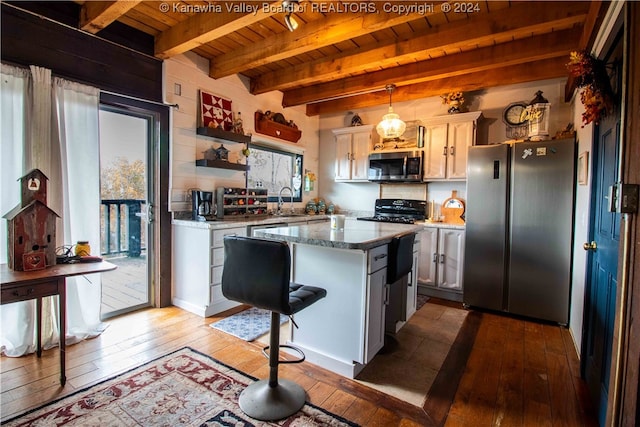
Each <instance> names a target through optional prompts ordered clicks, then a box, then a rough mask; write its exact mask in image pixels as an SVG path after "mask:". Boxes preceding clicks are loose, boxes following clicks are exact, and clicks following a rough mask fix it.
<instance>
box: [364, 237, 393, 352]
mask: <svg viewBox="0 0 640 427" xmlns="http://www.w3.org/2000/svg"><path fill="white" fill-rule="evenodd" d="M387 250H388V248H387V245H382V246H378V247H377V248H373V249H371V250H370V251H369V263H368V264H369V267H368V271H367V273H368V274H367V307H368V310H367V320H366V326H367V339H366V342H365V359H364V363H369V362H370V361H371V359H373V356H375V355H376V354H377V353H378V352H379V351H380V349H382V347H383V346H384V334H385V312H386V305H387V303H388V299H389V298H388V295H389V285H388V284H387Z"/></svg>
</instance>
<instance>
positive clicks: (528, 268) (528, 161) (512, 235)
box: [463, 139, 575, 324]
mask: <svg viewBox="0 0 640 427" xmlns="http://www.w3.org/2000/svg"><path fill="white" fill-rule="evenodd" d="M574 168H575V141H574V140H573V139H570V140H568V139H565V140H557V141H555V140H554V141H542V142H531V143H516V144H513V146H510V145H507V144H499V145H484V146H474V147H471V148H470V149H469V162H468V166H467V209H466V212H465V219H466V234H465V261H464V291H463V292H464V293H463V301H464V304H465V305H467V306H472V307H473V306H475V307H483V308H488V309H492V310H499V311H505V312H509V313H513V314H518V315H523V316H528V317H533V318H537V319H543V320H549V321H554V322H558V323H560V324H567V323H568V318H569V296H570V290H571V259H572V248H573V206H574V187H575V184H574V181H575V180H574V176H575V174H574Z"/></svg>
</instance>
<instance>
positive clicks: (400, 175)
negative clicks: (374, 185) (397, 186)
mask: <svg viewBox="0 0 640 427" xmlns="http://www.w3.org/2000/svg"><path fill="white" fill-rule="evenodd" d="M367 179H368V180H369V181H378V182H420V181H422V151H417V150H416V151H398V152H392V153H372V154H369V172H368V174H367Z"/></svg>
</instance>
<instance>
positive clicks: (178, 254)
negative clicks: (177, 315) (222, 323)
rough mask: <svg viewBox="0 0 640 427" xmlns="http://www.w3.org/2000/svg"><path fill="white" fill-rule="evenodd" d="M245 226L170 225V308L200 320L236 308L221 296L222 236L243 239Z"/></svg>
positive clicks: (235, 303) (235, 304) (234, 304)
mask: <svg viewBox="0 0 640 427" xmlns="http://www.w3.org/2000/svg"><path fill="white" fill-rule="evenodd" d="M246 231H247V228H246V227H245V226H242V227H235V228H225V229H216V230H210V229H208V228H205V227H189V226H182V225H174V226H173V249H174V250H173V267H172V268H173V300H172V302H173V305H175V306H177V307H180V308H183V309H185V310H187V311H190V312H192V313H195V314H198V315H200V316H203V317H208V316H212V315H214V314H217V313H220V312H222V311H225V310H228V309H230V308H233V307H236V306H237V305H239V304H238V303H237V302H235V301H230V300H228V299H226V298H225V297H224V295H222V270H223V265H224V245H223V243H224V236H227V235H236V236H246V234H247V232H246Z"/></svg>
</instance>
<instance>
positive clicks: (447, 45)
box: [251, 2, 586, 94]
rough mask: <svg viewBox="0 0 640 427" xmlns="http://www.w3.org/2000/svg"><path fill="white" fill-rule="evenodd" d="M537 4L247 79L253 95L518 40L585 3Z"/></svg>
mask: <svg viewBox="0 0 640 427" xmlns="http://www.w3.org/2000/svg"><path fill="white" fill-rule="evenodd" d="M547 6H548V7H546V6H545V8H542V9H541V8H540V5H539V4H538V3H535V4H531V3H528V2H524V3H517V4H516V5H515V6H512V7H510V8H507V9H500V10H497V11H495V12H491V13H488V14H481V15H477V16H474V17H471V18H470V19H467V20H464V21H459V22H454V23H450V24H447V25H442V26H439V27H435V28H433V29H431V30H429V31H428V32H427V33H426V34H423V35H417V36H416V37H413V38H411V39H409V40H403V41H400V42H397V43H392V44H388V43H386V44H385V42H381V43H380V44H379V45H377V46H376V47H374V48H371V49H368V50H363V49H359V50H357V51H355V52H353V51H350V52H343V53H340V54H336V55H333V56H331V57H328V58H323V59H319V60H317V61H312V62H309V63H305V64H300V65H297V66H293V67H291V68H290V69H289V70H286V71H282V70H279V71H274V72H271V73H266V74H264V75H262V76H260V77H258V78H256V79H253V81H252V83H251V91H252V93H254V94H260V93H265V92H269V91H272V90H286V89H289V88H291V87H294V86H299V85H309V84H312V83H314V82H318V81H327V80H333V79H336V78H341V77H345V76H348V75H350V74H357V73H363V72H364V71H365V70H370V69H371V68H372V67H375V68H380V67H385V66H394V65H396V64H397V63H398V62H399V61H403V60H404V61H405V62H415V61H421V60H424V59H429V58H431V57H432V56H440V55H441V54H442V52H443V51H444V50H445V49H446V50H447V51H451V50H452V49H465V48H468V47H469V46H474V45H482V44H483V43H484V44H485V45H486V44H487V43H488V42H491V41H493V40H495V38H496V37H504V36H507V37H511V38H514V39H515V38H523V37H528V36H529V35H531V34H540V33H545V32H550V31H552V30H554V29H558V28H567V27H571V26H573V25H576V24H579V23H581V22H582V21H583V20H584V17H585V13H586V6H585V4H581V3H575V2H573V3H571V4H567V3H564V2H553V3H549V4H548V5H547Z"/></svg>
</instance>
